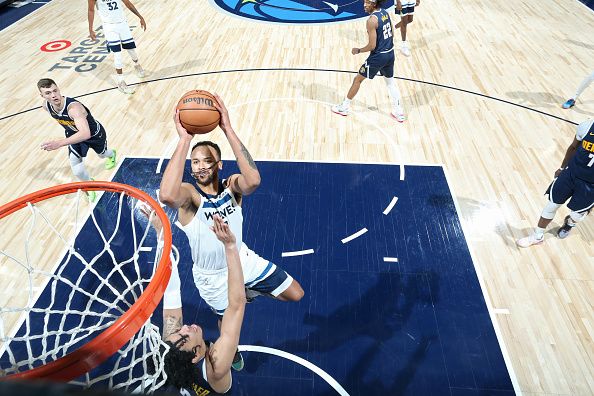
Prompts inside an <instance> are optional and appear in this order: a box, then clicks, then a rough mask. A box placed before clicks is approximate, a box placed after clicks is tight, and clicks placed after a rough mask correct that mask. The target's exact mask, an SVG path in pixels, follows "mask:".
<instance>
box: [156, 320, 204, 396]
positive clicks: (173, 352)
mask: <svg viewBox="0 0 594 396" xmlns="http://www.w3.org/2000/svg"><path fill="white" fill-rule="evenodd" d="M165 343H166V344H167V345H169V352H167V354H166V355H165V359H164V370H165V373H166V374H167V381H168V382H169V383H170V384H171V385H173V386H175V387H176V388H178V389H181V388H189V387H190V386H191V385H192V382H193V381H192V380H193V378H197V377H199V376H200V368H199V366H198V365H197V363H198V362H199V361H200V360H201V359H203V358H204V357H205V355H206V353H207V351H208V347H207V345H206V341H204V338H203V334H202V328H201V327H200V326H198V325H196V324H192V325H184V326H182V327H181V328H180V329H179V330H178V331H176V332H174V333H172V334H170V335H169V336H168V337H167V338H166V339H165Z"/></svg>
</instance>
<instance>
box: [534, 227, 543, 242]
mask: <svg viewBox="0 0 594 396" xmlns="http://www.w3.org/2000/svg"><path fill="white" fill-rule="evenodd" d="M544 232H545V229H544V228H540V227H536V228H535V229H534V236H535V237H536V239H542V238H543V237H544Z"/></svg>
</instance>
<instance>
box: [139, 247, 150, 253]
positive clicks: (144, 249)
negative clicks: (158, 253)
mask: <svg viewBox="0 0 594 396" xmlns="http://www.w3.org/2000/svg"><path fill="white" fill-rule="evenodd" d="M138 250H139V251H141V252H150V251H152V250H153V248H152V247H150V246H143V247H141V248H140V249H138Z"/></svg>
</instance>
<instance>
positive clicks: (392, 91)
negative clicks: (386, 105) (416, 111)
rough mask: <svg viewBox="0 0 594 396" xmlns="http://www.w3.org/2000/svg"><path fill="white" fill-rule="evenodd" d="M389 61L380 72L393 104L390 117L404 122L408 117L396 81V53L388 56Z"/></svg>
mask: <svg viewBox="0 0 594 396" xmlns="http://www.w3.org/2000/svg"><path fill="white" fill-rule="evenodd" d="M386 56H387V57H388V61H387V63H386V65H385V66H384V67H383V68H382V69H381V70H380V73H381V74H382V76H384V82H385V83H386V87H387V88H388V95H390V101H391V102H392V112H391V113H390V115H391V116H392V118H394V119H396V121H398V122H404V120H405V119H406V117H405V116H404V106H403V105H402V98H401V97H400V90H398V86H397V85H396V81H395V80H394V53H393V52H392V53H390V54H386Z"/></svg>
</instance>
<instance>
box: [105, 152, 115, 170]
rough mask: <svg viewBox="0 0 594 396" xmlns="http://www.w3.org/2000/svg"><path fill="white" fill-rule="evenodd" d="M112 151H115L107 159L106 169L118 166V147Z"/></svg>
mask: <svg viewBox="0 0 594 396" xmlns="http://www.w3.org/2000/svg"><path fill="white" fill-rule="evenodd" d="M111 151H113V154H112V155H111V157H109V158H108V159H106V160H105V169H107V170H110V169H113V167H114V166H116V149H111Z"/></svg>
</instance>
